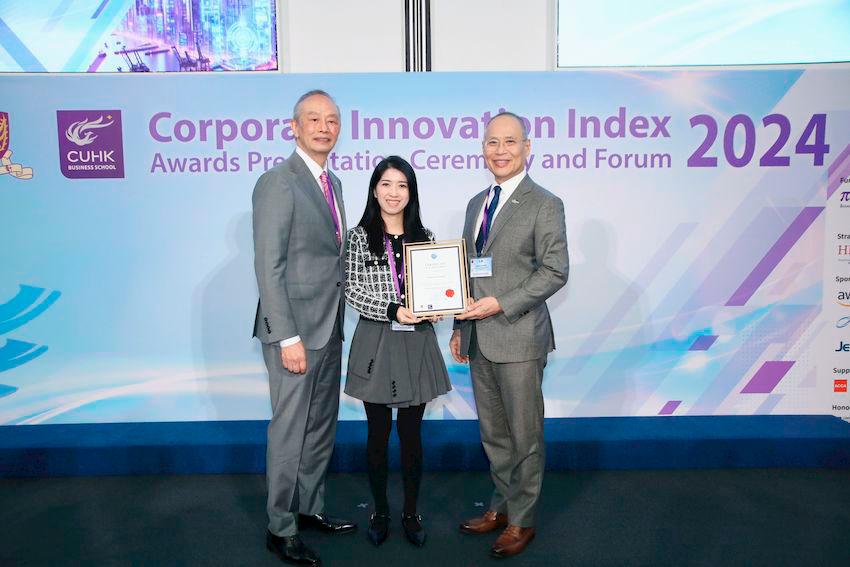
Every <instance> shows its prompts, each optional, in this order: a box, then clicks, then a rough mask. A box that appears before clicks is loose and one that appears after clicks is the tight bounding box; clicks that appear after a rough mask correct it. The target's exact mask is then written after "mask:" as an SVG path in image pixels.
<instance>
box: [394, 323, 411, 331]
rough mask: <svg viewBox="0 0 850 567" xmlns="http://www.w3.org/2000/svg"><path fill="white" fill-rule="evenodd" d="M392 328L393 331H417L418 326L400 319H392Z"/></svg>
mask: <svg viewBox="0 0 850 567" xmlns="http://www.w3.org/2000/svg"><path fill="white" fill-rule="evenodd" d="M390 328H391V329H392V330H393V331H415V330H416V327H414V326H413V325H403V324H401V323H399V322H398V321H392V324H391V325H390Z"/></svg>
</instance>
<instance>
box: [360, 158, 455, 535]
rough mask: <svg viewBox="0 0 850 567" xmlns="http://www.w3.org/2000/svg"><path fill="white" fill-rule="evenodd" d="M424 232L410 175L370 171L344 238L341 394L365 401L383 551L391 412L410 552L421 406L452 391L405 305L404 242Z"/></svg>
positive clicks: (432, 338)
mask: <svg viewBox="0 0 850 567" xmlns="http://www.w3.org/2000/svg"><path fill="white" fill-rule="evenodd" d="M433 240H434V235H433V233H431V231H429V230H428V229H426V228H425V227H423V226H422V220H421V219H420V217H419V193H418V191H417V188H416V174H415V173H414V172H413V168H412V167H410V164H409V163H407V162H406V161H405V160H404V159H402V158H400V157H398V156H390V157H388V158H386V159H384V160H381V162H380V163H379V164H378V165H377V166H376V167H375V171H374V172H373V173H372V179H371V181H370V182H369V194H368V196H367V197H366V210H365V211H363V218H361V219H360V223H359V224H358V225H357V226H356V227H355V228H353V229H351V230H350V231H349V232H348V245H347V246H348V248H347V277H346V282H345V298H346V301H347V302H348V303H349V305H351V306H352V307H353V308H354V309H356V310H357V311H358V312H359V313H360V321H359V322H358V323H357V330H355V332H354V338H353V339H352V341H351V352H350V354H349V357H348V375H347V378H346V382H345V393H346V394H348V395H349V396H352V397H354V398H357V399H359V400H363V405H364V406H365V408H366V419H367V421H368V429H369V433H368V439H367V441H366V457H367V461H368V465H369V487H370V488H371V490H372V498H373V499H374V512H373V513H372V515H371V517H370V518H369V532H368V533H369V539H370V540H371V541H372V543H374V544H375V545H381V544H382V543H383V542H384V540H386V538H387V535H388V534H389V526H390V509H389V503H388V502H387V469H388V467H387V443H388V442H389V437H390V430H391V429H392V411H393V408H397V411H398V415H397V423H396V427H397V429H398V436H399V440H400V441H401V467H402V479H403V483H404V508H403V512H402V516H401V525H402V527H403V528H404V533H405V535H406V536H407V539H408V540H410V542H411V543H413V544H414V545H416V546H419V547H421V546H422V545H424V543H425V529H424V527H423V526H422V516H420V515H419V514H418V513H417V511H416V500H417V497H418V495H419V485H420V481H421V479H422V437H421V433H420V431H421V425H422V417H423V415H424V413H425V404H427V403H428V402H429V401H431V400H433V399H434V398H436V397H437V396H440V395H442V394H445V393H446V392H448V391H449V390H451V383H450V382H449V376H448V373H447V372H446V365H445V362H444V361H443V355H442V353H441V352H440V349H439V347H438V346H437V337H436V335H435V334H434V328H433V326H432V325H431V321H432V320H433V319H429V320H426V319H422V318H418V317H415V316H414V315H413V313H411V311H410V310H409V309H407V308H406V307H405V306H404V303H405V301H404V293H405V292H404V289H405V288H404V277H405V273H404V249H403V245H404V243H405V242H407V243H412V242H430V241H433Z"/></svg>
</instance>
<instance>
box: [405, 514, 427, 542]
mask: <svg viewBox="0 0 850 567" xmlns="http://www.w3.org/2000/svg"><path fill="white" fill-rule="evenodd" d="M401 527H403V528H404V535H406V536H407V540H408V541H409V542H410V543H412V544H413V545H415V546H416V547H422V546H423V545H425V528H424V527H422V516H420V515H419V514H402V515H401Z"/></svg>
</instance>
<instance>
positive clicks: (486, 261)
mask: <svg viewBox="0 0 850 567" xmlns="http://www.w3.org/2000/svg"><path fill="white" fill-rule="evenodd" d="M492 275H493V257H492V256H482V257H479V258H470V259H469V277H470V278H489V277H491V276H492Z"/></svg>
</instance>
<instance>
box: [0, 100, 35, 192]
mask: <svg viewBox="0 0 850 567" xmlns="http://www.w3.org/2000/svg"><path fill="white" fill-rule="evenodd" d="M10 131H11V128H10V126H9V113H8V112H0V175H9V176H10V177H12V178H14V179H32V168H31V167H24V166H23V165H21V164H19V163H13V162H12V150H11V149H9V145H10V144H11V138H12V135H11V132H10Z"/></svg>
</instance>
